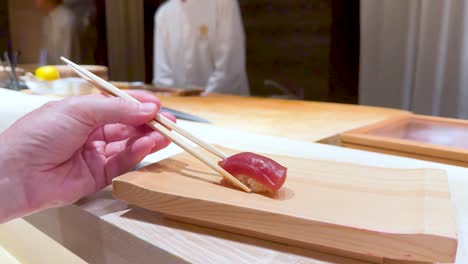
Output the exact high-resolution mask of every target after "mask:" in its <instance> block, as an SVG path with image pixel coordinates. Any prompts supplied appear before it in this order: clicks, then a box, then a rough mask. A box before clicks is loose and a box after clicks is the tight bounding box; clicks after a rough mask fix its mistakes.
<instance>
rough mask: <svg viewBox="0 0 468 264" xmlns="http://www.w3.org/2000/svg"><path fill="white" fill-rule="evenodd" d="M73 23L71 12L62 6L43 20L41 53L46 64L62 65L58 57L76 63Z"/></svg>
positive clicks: (74, 28)
mask: <svg viewBox="0 0 468 264" xmlns="http://www.w3.org/2000/svg"><path fill="white" fill-rule="evenodd" d="M75 22H76V21H75V17H74V14H73V12H72V11H71V10H70V9H68V8H67V7H65V6H63V5H60V6H58V7H56V8H55V9H54V10H52V11H51V12H50V13H49V14H48V15H47V16H46V17H45V18H44V23H43V29H42V30H43V37H44V47H43V50H42V52H45V54H44V56H45V60H46V61H45V63H46V64H49V65H53V64H63V62H62V61H61V60H60V56H64V57H66V58H70V59H72V60H75V61H76V59H77V50H78V47H77V45H78V43H77V42H76V23H75ZM43 62H44V61H43Z"/></svg>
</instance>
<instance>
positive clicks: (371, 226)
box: [113, 150, 457, 263]
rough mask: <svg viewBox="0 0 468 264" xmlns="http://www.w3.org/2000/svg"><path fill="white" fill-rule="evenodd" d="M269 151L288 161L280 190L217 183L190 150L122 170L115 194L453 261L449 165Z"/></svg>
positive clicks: (194, 215) (171, 210)
mask: <svg viewBox="0 0 468 264" xmlns="http://www.w3.org/2000/svg"><path fill="white" fill-rule="evenodd" d="M226 152H228V153H229V152H231V153H233V152H232V151H229V150H227V151H226ZM268 156H269V157H271V158H273V159H275V160H277V161H278V162H280V163H281V164H284V165H285V166H287V167H288V178H287V181H286V183H285V185H284V186H283V188H282V189H281V190H280V191H279V192H278V193H277V194H276V195H274V196H264V195H259V194H248V193H245V192H242V191H238V190H235V189H231V188H227V187H223V186H220V185H219V184H218V182H219V181H220V177H219V176H218V175H217V174H216V173H213V172H212V171H211V170H210V169H209V168H207V167H206V166H205V165H204V164H202V163H200V162H199V161H198V160H196V159H194V158H193V157H192V156H190V155H189V154H187V153H182V154H180V155H177V156H174V157H172V158H169V159H166V160H164V161H161V162H159V163H157V164H153V165H150V166H148V167H145V168H142V169H141V170H139V171H134V172H131V173H128V174H126V175H123V176H121V177H118V178H116V179H115V180H114V181H113V194H114V196H115V197H116V198H118V199H122V200H125V201H127V202H128V203H130V204H134V205H137V206H140V207H143V208H146V209H149V210H154V211H157V212H161V213H163V214H166V215H167V216H168V217H169V218H173V219H176V220H181V221H184V222H189V223H194V224H199V225H203V226H208V227H212V228H218V229H222V230H227V231H231V232H236V233H240V234H244V235H249V236H253V237H258V238H262V239H268V240H272V241H276V242H280V243H287V244H290V245H294V246H300V247H306V248H310V249H315V250H320V251H324V252H327V253H332V254H337V255H342V256H345V257H352V258H358V259H361V260H365V261H370V262H375V263H381V262H382V260H383V259H387V258H388V259H397V260H415V261H430V262H453V261H454V258H455V253H456V249H457V238H456V229H455V220H454V219H455V217H454V210H453V207H452V203H451V200H450V194H449V190H448V183H447V176H446V174H445V172H444V171H441V170H432V169H417V170H396V169H385V168H377V167H366V166H358V165H353V164H345V163H337V162H331V161H320V160H307V159H299V158H292V157H284V156H276V155H268Z"/></svg>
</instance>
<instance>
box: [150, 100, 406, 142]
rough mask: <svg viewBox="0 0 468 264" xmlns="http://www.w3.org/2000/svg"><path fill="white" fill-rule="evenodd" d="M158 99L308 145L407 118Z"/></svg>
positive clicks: (358, 110) (355, 109) (335, 107)
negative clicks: (373, 124)
mask: <svg viewBox="0 0 468 264" xmlns="http://www.w3.org/2000/svg"><path fill="white" fill-rule="evenodd" d="M159 98H160V99H161V102H162V104H163V105H164V106H167V107H170V108H175V109H177V110H180V111H184V112H188V113H192V114H194V115H197V116H200V117H202V118H205V119H208V120H209V121H211V122H212V123H213V125H215V126H218V127H224V128H230V129H235V130H241V131H247V132H252V133H258V134H262V135H272V136H279V137H286V138H289V139H295V140H305V141H309V142H315V141H321V140H324V139H326V138H329V137H332V136H335V135H337V134H339V133H341V132H344V131H347V130H350V129H353V128H357V127H361V126H364V125H368V124H371V123H374V122H377V121H381V120H385V119H387V118H392V117H396V116H400V115H405V114H408V112H406V111H402V110H396V109H388V108H379V107H370V106H360V105H346V104H334V103H320V102H310V101H296V100H281V99H269V98H259V97H240V96H228V95H210V96H207V97H170V96H159Z"/></svg>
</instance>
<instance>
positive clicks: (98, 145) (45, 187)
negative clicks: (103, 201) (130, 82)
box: [0, 91, 175, 222]
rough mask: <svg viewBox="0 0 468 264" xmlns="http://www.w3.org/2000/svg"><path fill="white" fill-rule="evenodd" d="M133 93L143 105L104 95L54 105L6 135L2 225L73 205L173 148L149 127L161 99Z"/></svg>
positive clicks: (0, 181)
mask: <svg viewBox="0 0 468 264" xmlns="http://www.w3.org/2000/svg"><path fill="white" fill-rule="evenodd" d="M130 93H131V95H133V96H134V97H135V98H137V99H138V100H139V101H140V102H144V103H143V104H134V103H128V102H125V101H124V100H122V99H120V98H106V97H104V96H103V95H90V96H82V97H75V98H70V99H66V100H62V101H56V102H51V103H48V104H46V105H44V106H42V107H40V108H39V109H37V110H35V111H33V112H31V113H30V114H28V115H26V116H24V117H23V118H21V119H20V120H18V121H17V122H16V123H15V124H13V125H12V126H11V127H10V128H8V129H7V130H6V131H5V132H4V133H2V134H0V171H1V173H0V222H2V220H3V221H5V220H8V219H11V218H13V217H19V216H23V215H25V214H29V213H32V212H35V211H38V210H42V209H45V208H49V207H55V206H62V205H66V204H69V203H73V202H75V201H77V200H78V199H80V198H81V197H83V196H86V195H89V194H92V193H94V192H97V191H99V190H101V189H102V188H104V187H105V186H107V185H109V184H110V183H111V181H112V179H113V178H115V177H117V176H119V175H121V174H123V173H125V172H127V171H129V170H130V169H132V168H133V167H134V166H135V165H136V164H137V163H138V162H140V161H141V160H142V159H143V158H144V157H145V156H147V155H148V154H150V153H152V152H155V151H158V150H160V149H163V148H165V147H166V146H168V145H169V143H170V142H169V140H168V139H166V138H165V137H164V136H163V135H161V134H160V133H158V132H156V131H154V130H152V129H151V128H149V127H148V126H146V125H145V123H146V122H148V121H150V120H151V119H154V118H155V116H156V113H157V112H158V111H159V105H160V104H159V100H158V99H157V98H155V97H154V96H152V95H151V94H149V93H145V92H136V91H134V92H130ZM164 115H165V116H166V117H168V118H169V119H171V120H173V121H174V122H175V118H174V117H173V116H172V115H170V114H166V113H164Z"/></svg>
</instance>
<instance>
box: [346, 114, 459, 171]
mask: <svg viewBox="0 0 468 264" xmlns="http://www.w3.org/2000/svg"><path fill="white" fill-rule="evenodd" d="M340 141H341V145H342V146H344V147H349V148H355V149H362V150H369V151H374V152H380V153H386V154H392V155H398V156H405V157H411V158H417V159H422V160H428V161H435V162H440V163H446V164H452V165H458V166H464V167H468V121H465V120H459V119H451V118H441V117H432V116H422V115H408V116H404V117H399V118H394V119H389V120H386V121H383V122H379V123H376V124H373V125H369V126H366V127H362V128H358V129H355V130H351V131H348V132H345V133H343V134H341V135H340Z"/></svg>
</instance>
